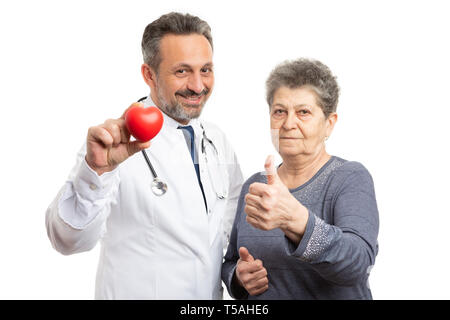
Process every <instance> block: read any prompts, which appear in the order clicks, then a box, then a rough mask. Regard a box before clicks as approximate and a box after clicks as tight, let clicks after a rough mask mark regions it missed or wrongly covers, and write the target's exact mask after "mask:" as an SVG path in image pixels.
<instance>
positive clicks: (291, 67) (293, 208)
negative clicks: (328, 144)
mask: <svg viewBox="0 0 450 320" xmlns="http://www.w3.org/2000/svg"><path fill="white" fill-rule="evenodd" d="M338 96H339V87H338V84H337V82H336V78H335V77H334V76H333V75H332V73H331V72H330V70H329V69H328V67H327V66H325V65H324V64H322V63H321V62H319V61H315V60H308V59H299V60H296V61H292V62H286V63H284V64H281V65H279V66H277V67H276V68H275V69H274V70H273V71H272V73H271V74H270V76H269V79H268V80H267V102H268V104H269V107H270V127H271V131H272V141H273V143H274V145H275V147H276V148H277V150H278V152H279V154H280V155H281V158H282V160H283V162H282V163H281V164H280V165H279V166H278V167H277V168H275V167H274V163H273V158H272V157H270V156H269V157H268V159H267V160H266V163H265V172H263V173H261V172H260V173H256V174H254V175H253V176H252V177H250V178H249V179H248V180H247V181H246V183H245V184H244V185H243V188H242V191H241V195H240V199H239V203H238V208H237V214H236V219H235V221H234V225H233V229H232V232H231V238H230V244H229V246H228V250H227V253H226V256H225V261H224V264H223V268H222V280H223V281H224V283H225V284H226V285H227V288H228V292H229V293H230V295H231V296H232V297H234V298H236V299H372V294H371V291H370V289H369V286H368V277H369V271H370V269H371V267H372V266H373V265H374V262H375V257H376V255H377V252H378V244H377V235H378V224H379V222H378V210H377V204H376V199H375V192H374V185H373V181H372V178H371V175H370V174H369V172H368V171H367V169H366V168H365V167H364V166H363V165H362V164H360V163H358V162H354V161H347V160H344V159H342V158H339V157H336V156H331V155H329V154H328V153H327V151H326V149H325V140H327V138H328V137H329V136H330V135H331V132H332V130H333V127H334V125H335V123H336V120H337V114H336V106H337V102H338Z"/></svg>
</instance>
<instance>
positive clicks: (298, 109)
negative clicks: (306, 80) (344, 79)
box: [270, 87, 337, 157]
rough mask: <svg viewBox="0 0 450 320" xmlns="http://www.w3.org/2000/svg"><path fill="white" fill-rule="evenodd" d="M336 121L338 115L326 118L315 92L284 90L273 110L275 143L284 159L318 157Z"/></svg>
mask: <svg viewBox="0 0 450 320" xmlns="http://www.w3.org/2000/svg"><path fill="white" fill-rule="evenodd" d="M336 119H337V115H336V113H332V114H330V116H329V117H328V118H325V114H324V113H323V111H322V108H321V107H320V106H319V105H318V104H317V99H316V94H315V92H314V91H313V90H312V89H311V88H308V87H300V88H295V89H290V88H288V87H280V88H279V89H277V90H276V91H275V94H274V97H273V103H272V105H271V107H270V128H271V131H272V132H271V133H272V142H273V144H274V145H275V148H277V150H278V152H279V153H280V155H281V157H283V156H296V155H314V154H318V153H319V152H320V151H322V150H323V148H325V143H324V141H325V139H326V137H328V136H329V135H330V134H331V131H332V130H333V126H334V123H335V122H336Z"/></svg>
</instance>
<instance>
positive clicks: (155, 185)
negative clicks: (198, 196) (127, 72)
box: [138, 97, 225, 199]
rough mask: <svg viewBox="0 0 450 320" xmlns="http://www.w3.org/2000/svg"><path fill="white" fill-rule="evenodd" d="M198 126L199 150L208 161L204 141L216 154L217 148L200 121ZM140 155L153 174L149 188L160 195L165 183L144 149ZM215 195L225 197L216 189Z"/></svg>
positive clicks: (162, 193) (163, 192)
mask: <svg viewBox="0 0 450 320" xmlns="http://www.w3.org/2000/svg"><path fill="white" fill-rule="evenodd" d="M146 98H147V97H143V98H141V99H139V100H138V102H141V101H143V100H145V99H146ZM200 127H201V129H202V131H203V133H202V141H201V144H200V145H201V151H202V154H203V156H204V157H205V161H206V162H208V158H207V156H206V143H209V145H210V146H211V147H212V148H213V150H214V152H215V153H216V155H217V156H218V152H217V148H216V146H215V145H214V143H213V142H212V141H211V139H209V138H208V137H207V136H206V133H205V128H204V127H203V125H202V124H201V123H200ZM141 152H142V155H143V156H144V159H145V162H146V163H147V165H148V168H149V169H150V172H151V174H152V176H153V181H152V184H151V190H152V192H153V194H155V195H156V196H162V195H164V194H165V193H166V192H167V184H166V183H165V182H163V181H162V180H161V179H160V178H159V177H158V175H157V174H156V171H155V168H153V165H152V163H151V162H150V159H149V158H148V155H147V152H146V151H145V150H141ZM216 195H217V197H218V198H219V199H224V198H225V193H224V192H217V191H216Z"/></svg>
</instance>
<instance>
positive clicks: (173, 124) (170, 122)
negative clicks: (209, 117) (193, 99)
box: [141, 96, 201, 135]
mask: <svg viewBox="0 0 450 320" xmlns="http://www.w3.org/2000/svg"><path fill="white" fill-rule="evenodd" d="M141 102H142V103H143V104H144V105H145V106H146V107H149V106H155V107H157V108H158V109H159V110H161V108H159V107H158V106H156V104H155V103H154V102H153V100H152V98H150V96H147V98H145V100H142V101H141ZM161 112H162V114H163V117H164V125H165V126H168V127H169V128H174V129H178V127H179V126H181V127H184V126H188V125H190V126H192V128H194V132H195V134H196V135H197V134H198V133H199V131H200V130H201V127H200V126H201V123H200V120H199V119H190V120H189V122H188V124H182V123H180V122H178V121H177V120H175V119H173V118H171V117H170V116H168V115H167V114H165V113H164V112H163V111H162V110H161Z"/></svg>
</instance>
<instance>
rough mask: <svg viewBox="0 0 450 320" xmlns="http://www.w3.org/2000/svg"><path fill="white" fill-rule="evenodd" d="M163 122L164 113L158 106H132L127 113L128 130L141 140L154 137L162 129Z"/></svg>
mask: <svg viewBox="0 0 450 320" xmlns="http://www.w3.org/2000/svg"><path fill="white" fill-rule="evenodd" d="M163 122H164V117H163V114H162V112H161V111H160V110H159V109H158V108H157V107H148V108H143V107H139V106H131V107H130V108H129V109H128V110H127V112H126V114H125V125H126V126H127V129H128V131H129V132H130V133H131V134H132V135H133V137H135V138H136V139H137V140H139V141H148V140H151V139H153V138H154V137H155V136H156V135H157V134H158V132H159V131H160V130H161V128H162V125H163Z"/></svg>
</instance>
